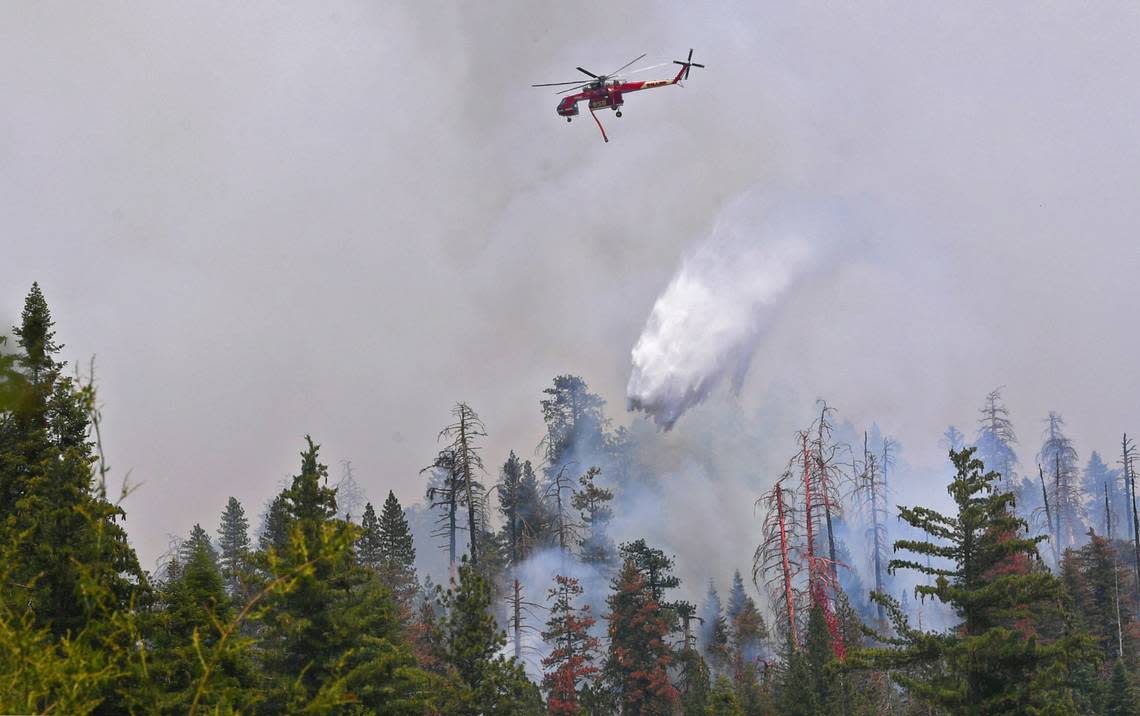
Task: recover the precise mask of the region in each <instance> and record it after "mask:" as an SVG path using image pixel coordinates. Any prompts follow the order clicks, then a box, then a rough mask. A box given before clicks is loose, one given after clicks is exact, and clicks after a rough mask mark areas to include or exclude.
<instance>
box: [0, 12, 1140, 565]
mask: <svg viewBox="0 0 1140 716" xmlns="http://www.w3.org/2000/svg"><path fill="white" fill-rule="evenodd" d="M1137 36H1140V7H1137V6H1136V5H1135V4H1133V3H1111V2H1104V3H1095V4H1075V3H1056V4H1051V3H1041V2H1036V3H1021V2H1018V3H1001V4H992V3H973V2H971V3H955V4H947V3H901V2H898V3H858V4H836V3H794V4H788V3H755V2H735V3H718V4H715V6H713V5H707V4H704V3H691V2H690V3H649V2H630V3H613V2H609V1H607V2H588V3H574V4H569V3H556V4H551V3H507V2H487V3H438V2H423V1H419V0H417V1H416V2H396V1H393V2H339V3H338V2H332V3H319V4H316V3H279V2H272V3H271V2H248V3H222V2H209V1H203V2H196V3H172V2H153V3H138V2H92V3H82V4H77V3H65V2H9V3H5V4H3V5H2V6H0V96H2V97H3V102H2V104H0V248H2V251H0V302H2V304H3V305H4V306H5V309H4V310H3V312H0V317H7V318H8V320H9V321H11V320H13V318H14V317H15V316H16V315H18V312H19V307H20V305H21V301H22V298H23V296H24V294H25V292H26V291H27V289H28V287H29V286H30V284H31V282H32V281H33V280H37V281H39V282H40V283H41V285H42V286H43V288H44V290H45V293H46V295H47V297H48V300H49V302H50V305H51V306H52V308H53V311H54V313H55V316H56V318H57V331H58V337H59V339H60V340H61V341H62V342H64V343H66V344H67V348H66V350H65V357H66V358H68V359H69V360H72V361H75V362H82V363H85V362H86V361H87V359H89V358H90V356H92V355H95V356H97V366H98V378H99V384H100V386H101V398H102V400H103V402H104V405H105V408H104V413H105V421H106V436H107V449H108V453H109V460H110V463H111V466H112V468H113V469H114V471H115V473H114V474H115V475H116V476H117V477H118V478H122V477H123V476H124V475H126V474H127V472H128V471H129V472H130V479H131V480H132V481H133V482H135V483H140V485H141V486H140V487H139V489H138V490H137V491H136V492H135V493H134V494H133V495H132V496H131V497H130V498H129V499H128V501H127V503H126V508H127V511H128V515H129V518H128V528H129V530H130V533H131V535H132V538H133V540H134V541H135V544H136V546H137V547H138V548H139V550H140V552H141V555H142V557H143V559H144V562H146V563H148V564H149V563H151V562H153V559H154V558H155V557H156V556H157V555H158V554H159V553H160V552H162V550H163V549H164V548H165V545H166V540H167V535H169V534H185V533H186V532H187V531H188V530H189V528H190V527H191V526H192V524H193V523H194V522H202V523H203V525H204V526H206V527H207V529H210V530H213V529H214V528H215V525H216V521H217V516H218V514H219V513H220V511H221V509H222V507H223V505H224V503H225V500H226V497H227V496H228V495H231V494H232V495H235V496H237V497H238V498H239V499H241V500H242V501H243V502H244V503H245V504H246V507H247V511H248V512H249V513H251V515H252V516H254V521H255V522H256V514H257V513H259V512H260V510H261V508H262V505H263V503H264V501H265V500H266V499H267V498H269V496H270V495H271V494H272V493H273V492H274V491H275V490H276V489H278V487H279V485H280V483H281V482H282V481H283V480H285V479H286V478H287V477H288V476H289V475H291V474H292V473H293V472H295V470H296V467H297V463H298V460H297V453H298V452H299V451H300V449H301V448H302V445H303V439H302V438H303V436H304V435H305V434H306V433H311V434H312V435H313V437H314V439H315V440H316V441H317V442H319V443H321V444H322V446H323V448H322V454H323V456H324V458H325V460H326V462H328V463H330V465H331V466H332V472H333V475H334V477H335V476H336V475H337V474H338V473H339V469H340V468H339V462H340V461H341V460H344V459H348V460H351V461H352V464H353V465H354V467H355V468H356V476H357V479H358V480H359V481H360V482H361V484H362V485H363V486H364V488H365V489H366V490H367V491H368V493H369V496H370V497H371V499H372V500H374V501H377V500H382V499H383V497H384V495H385V494H386V491H387V490H388V489H394V490H395V491H396V493H397V495H398V496H399V497H400V498H401V499H402V500H403V501H404V502H405V503H410V502H414V501H416V500H418V499H419V498H420V496H421V495H422V485H423V479H422V477H421V476H420V475H419V472H418V471H419V469H420V468H421V467H423V466H424V465H426V464H428V463H429V462H430V461H431V460H432V457H433V455H434V454H435V451H436V450H437V444H436V441H435V436H436V434H437V432H438V431H439V429H440V428H441V427H442V426H443V425H444V424H446V422H447V421H448V417H449V416H448V410H449V408H450V407H451V405H452V404H453V403H454V402H455V401H457V400H464V401H468V402H469V403H470V404H471V405H472V406H473V407H475V408H476V410H478V411H479V412H480V414H481V415H482V417H483V419H484V420H485V422H486V424H487V426H488V432H489V433H490V436H489V438H488V440H487V442H486V450H485V459H486V461H487V463H488V465H498V464H501V462H502V460H503V459H504V458H505V457H506V454H507V451H508V450H509V449H515V450H516V451H518V452H519V453H520V454H523V455H524V456H531V455H533V452H534V448H535V446H536V445H537V443H538V441H539V438H540V437H541V433H542V425H541V417H540V412H539V407H538V401H539V399H540V398H541V397H542V395H541V391H542V389H543V387H545V386H547V385H549V383H550V381H551V379H552V378H553V376H555V375H557V374H560V373H567V372H573V373H578V374H580V375H582V376H583V377H585V378H586V380H587V381H588V382H589V383H590V385H591V386H592V387H593V388H594V389H596V390H597V391H599V392H600V393H601V394H602V395H603V396H604V397H605V398H606V399H607V400H608V401H609V412H610V414H611V415H612V416H613V417H614V418H615V420H616V421H617V422H619V423H630V422H631V421H635V420H636V421H637V422H638V424H639V428H638V429H639V430H640V429H647V428H644V426H640V423H641V422H642V419H641V418H634V417H632V416H629V415H627V414H626V413H625V411H624V388H625V384H626V381H627V380H628V378H629V364H630V349H631V348H632V346H633V344H634V342H635V341H636V339H637V336H638V334H639V332H640V330H641V327H642V326H643V325H644V323H645V320H646V317H647V316H648V314H649V311H650V309H651V307H652V306H653V303H654V300H655V299H656V297H657V295H658V294H659V293H660V292H661V291H662V290H663V289H664V288H665V286H666V285H667V284H668V282H669V279H670V277H671V276H672V275H673V273H674V271H675V270H676V268H677V266H678V264H679V262H680V260H681V258H682V256H683V255H684V253H685V251H686V247H689V246H692V245H693V244H694V243H695V242H698V241H699V240H700V239H701V238H702V237H703V236H704V235H706V234H707V232H708V231H709V229H710V228H711V227H712V226H713V225H714V223H715V221H716V217H717V215H718V212H719V211H721V209H722V208H723V207H724V206H726V205H728V204H729V203H731V201H732V200H733V199H734V198H736V197H738V196H740V195H741V194H742V192H744V191H746V190H747V189H748V188H749V187H756V186H759V187H761V188H763V189H766V190H770V191H773V192H794V193H796V194H797V195H801V196H809V197H810V196H818V197H821V198H822V199H825V200H827V201H840V202H842V203H843V204H844V205H846V206H852V207H858V212H859V214H860V217H861V224H862V226H861V229H862V231H861V238H860V241H861V242H863V243H860V244H859V245H858V246H857V247H855V250H849V251H845V252H844V257H843V259H842V260H841V261H839V262H838V265H837V266H836V267H835V268H834V270H832V271H830V272H828V273H827V274H826V275H822V276H814V277H813V278H812V280H811V283H810V285H808V286H803V287H800V290H798V291H797V293H796V294H795V296H793V297H792V298H791V299H790V300H789V303H788V305H787V306H786V307H785V310H784V311H783V312H782V313H781V316H780V318H779V319H778V320H777V321H776V322H775V324H774V325H772V326H770V327H769V328H768V331H767V333H766V336H765V339H764V341H763V343H762V344H761V345H760V346H759V347H758V348H757V350H756V353H755V355H754V356H753V358H752V365H751V371H750V374H749V377H748V379H747V380H746V382H745V384H744V387H743V390H742V392H741V395H740V396H739V397H738V398H735V397H731V396H728V395H723V396H719V397H714V399H713V400H712V401H711V402H710V404H708V405H706V406H704V407H703V408H702V409H701V410H697V411H694V412H693V413H691V414H689V415H686V416H685V417H684V418H683V419H682V420H681V421H680V422H679V423H678V424H677V426H676V427H675V428H674V430H673V432H672V433H671V434H670V435H669V436H668V438H667V441H668V442H669V445H671V449H672V450H674V451H676V454H677V460H678V463H681V462H683V461H684V459H685V458H684V455H685V454H686V453H685V451H684V449H683V448H684V446H685V445H687V444H692V445H694V446H695V447H694V450H695V451H696V452H697V453H700V454H701V455H702V456H703V455H705V453H707V452H708V446H709V444H710V443H708V442H705V441H703V440H701V439H700V438H699V437H698V436H706V435H709V434H710V431H713V428H714V427H717V426H726V425H727V426H731V425H732V424H733V423H732V421H731V420H725V419H723V416H721V415H720V413H718V412H717V405H716V403H717V402H718V401H719V402H720V404H721V405H722V406H723V408H724V410H727V411H730V412H731V411H737V412H740V413H742V414H746V415H748V416H750V417H749V420H750V421H757V422H758V424H761V425H763V426H764V430H765V431H766V432H767V433H769V434H770V435H772V436H773V437H772V439H771V440H770V441H768V442H766V443H765V444H764V445H763V446H761V445H756V446H755V447H756V450H757V451H758V452H759V451H760V450H761V448H763V449H764V450H765V451H766V452H765V454H763V455H761V456H760V457H759V458H758V462H756V463H749V467H748V468H747V469H748V471H749V472H748V480H749V482H748V483H747V485H748V486H750V487H749V489H748V490H745V492H748V491H749V490H750V489H751V486H754V487H755V490H756V492H758V491H759V490H760V488H761V487H762V486H763V485H766V484H770V480H771V477H772V475H770V474H768V473H767V472H766V470H768V468H770V467H771V466H773V465H777V464H778V463H780V462H782V460H783V459H784V458H785V457H786V455H784V454H783V453H782V452H780V449H781V446H782V443H781V438H783V439H784V440H785V442H786V441H789V440H790V439H791V435H792V433H793V431H794V430H795V429H796V428H798V427H801V426H803V425H804V424H806V422H807V421H809V420H810V416H811V413H812V411H813V410H814V401H815V399H816V398H817V397H826V398H827V399H828V400H829V401H830V402H831V403H832V404H833V405H835V406H836V407H837V408H838V409H839V410H840V411H841V414H842V415H843V417H844V418H846V419H848V420H851V421H852V422H853V423H854V424H855V425H859V426H861V425H865V424H869V423H870V422H871V421H877V422H878V423H879V425H880V426H882V427H883V429H884V431H886V432H888V433H890V434H894V435H896V436H897V437H898V438H899V439H900V440H901V442H902V443H903V445H904V447H905V449H906V455H907V458H908V460H909V461H910V462H911V463H912V464H916V465H931V466H933V465H938V464H939V461H940V460H941V459H942V457H941V452H942V451H941V449H940V448H939V447H938V444H937V440H938V436H939V435H940V434H941V432H942V431H943V430H944V429H945V427H946V425H947V424H949V423H954V424H956V425H958V426H959V428H961V429H962V430H963V431H964V432H965V433H966V434H967V435H971V436H972V434H973V432H974V431H973V427H974V425H973V422H974V418H975V415H976V409H977V407H978V406H979V404H980V403H981V400H982V398H983V397H984V395H985V394H986V393H987V392H988V391H989V390H990V389H992V388H994V387H996V386H999V385H1005V386H1006V388H1005V395H1006V398H1007V401H1008V403H1009V406H1010V408H1011V411H1012V417H1013V419H1014V421H1015V425H1016V426H1017V427H1018V429H1019V432H1020V437H1021V440H1022V445H1021V448H1020V454H1021V457H1022V460H1023V462H1031V461H1032V459H1033V458H1032V456H1033V453H1035V452H1036V449H1037V447H1038V445H1039V442H1040V441H1039V435H1040V430H1041V428H1042V425H1041V422H1040V421H1041V419H1042V418H1044V417H1045V416H1046V415H1047V412H1048V411H1049V410H1058V411H1060V412H1061V413H1063V414H1064V415H1065V418H1066V421H1067V425H1068V426H1069V427H1070V429H1071V433H1072V435H1073V436H1074V437H1075V438H1076V440H1077V445H1078V448H1079V449H1080V450H1081V455H1082V459H1084V457H1086V456H1087V454H1088V452H1089V451H1090V450H1092V449H1098V450H1100V451H1102V453H1109V454H1111V453H1112V451H1113V446H1114V445H1115V444H1116V443H1117V442H1118V441H1119V438H1120V433H1121V432H1123V431H1126V430H1140V419H1138V417H1140V416H1138V415H1137V412H1136V405H1137V401H1136V399H1137V396H1138V395H1140V374H1138V373H1137V371H1136V369H1135V365H1136V356H1137V354H1138V349H1140V338H1138V337H1137V331H1136V329H1135V322H1134V319H1133V313H1134V311H1135V308H1136V305H1137V298H1138V296H1140V291H1138V290H1137V288H1136V281H1137V277H1138V276H1140V249H1137V244H1136V241H1137V235H1138V232H1137V229H1138V228H1140V202H1137V201H1136V196H1135V194H1136V188H1137V187H1138V186H1140V130H1138V129H1137V128H1138V127H1140V122H1138V119H1140V82H1138V81H1137V80H1138V76H1137V74H1138V73H1137V68H1138V67H1140V44H1138V43H1137V42H1135V38H1136V37H1137ZM690 47H692V48H695V53H694V60H696V61H698V62H703V63H704V64H706V65H707V66H708V67H707V69H705V70H703V71H701V70H694V72H693V74H692V77H691V78H690V80H689V81H688V82H687V83H686V85H687V86H686V87H684V88H676V87H669V88H665V89H659V90H653V91H649V92H645V93H642V94H637V95H633V96H630V97H629V98H628V101H627V106H626V108H625V112H624V115H625V116H624V117H623V118H621V119H616V118H614V117H613V116H612V115H611V114H609V113H606V114H605V115H604V116H603V121H604V122H606V124H607V130H608V131H609V134H610V137H611V142H610V143H609V144H603V143H602V141H601V140H600V137H599V136H598V133H597V131H596V128H595V127H594V126H592V123H591V122H590V121H589V117H588V116H587V117H585V118H579V120H577V121H574V122H572V123H570V124H569V125H568V124H567V123H566V122H564V121H563V120H562V119H561V118H559V117H557V116H555V114H554V106H555V104H556V102H557V98H556V97H555V96H554V95H553V93H550V92H548V91H547V90H545V89H532V88H530V87H529V85H530V84H531V83H536V82H555V81H562V80H570V79H573V78H574V77H575V74H576V72H575V70H574V67H575V66H577V65H583V66H585V67H587V68H590V69H593V70H594V71H595V72H604V71H607V70H611V69H613V68H616V67H618V66H620V65H621V64H623V63H625V62H626V61H628V60H629V59H631V58H632V57H635V56H637V55H639V54H641V53H642V52H646V53H648V57H647V58H646V62H647V63H651V62H665V61H669V60H672V59H674V58H681V57H683V56H684V54H685V53H687V51H688V49H689V48H690ZM662 72H663V73H665V74H663V75H662V76H666V75H667V74H668V70H667V69H664V68H663V70H662ZM649 75H652V73H646V76H649ZM583 119H584V121H582V120H583ZM862 237H868V238H866V239H864V238H862ZM839 240H841V241H842V237H840V239H839ZM852 240H853V241H854V239H852ZM662 440H666V438H662ZM749 449H751V447H750V446H748V445H740V446H737V447H736V448H734V449H733V450H731V451H728V452H730V453H731V454H732V455H734V456H736V455H745V454H747V452H748V450H749ZM671 454H672V453H671ZM694 459H705V458H704V457H701V458H694ZM709 459H713V458H709ZM741 459H742V460H744V459H745V458H744V457H742V458H741ZM745 462H747V460H745ZM729 468H731V466H729ZM740 470H742V471H743V470H745V467H744V466H743V465H742V466H740ZM941 475H942V473H941V472H940V473H939V476H940V477H939V479H941ZM698 487H699V485H693V484H691V483H689V482H681V483H679V485H678V488H677V489H685V490H691V489H698ZM667 489H668V487H667ZM908 489H910V490H911V492H910V494H914V495H921V494H927V493H929V492H931V490H930V489H929V486H925V487H924V488H922V489H920V488H919V487H916V486H914V485H910V486H906V485H904V486H900V492H901V493H903V496H904V497H905V496H906V495H907V492H906V490H908ZM934 492H938V493H941V492H942V488H941V485H939V486H938V489H936V490H934ZM667 494H668V493H667ZM684 518H685V515H684V512H683V511H681V510H674V511H673V513H671V517H670V519H677V520H683V519H684ZM750 519H751V515H750V513H749V514H747V515H744V516H742V517H741V518H740V524H742V525H747V524H751V523H750V522H749V520H750ZM733 524H735V523H733ZM721 538H722V539H726V540H727V539H739V540H740V541H741V543H742V544H744V543H747V544H754V542H755V537H754V535H749V534H739V535H728V534H725V535H722V536H721ZM749 552H750V548H749V549H748V550H743V549H742V551H741V553H742V554H745V555H746V554H748V553H749ZM740 566H745V565H744V564H741V565H740Z"/></svg>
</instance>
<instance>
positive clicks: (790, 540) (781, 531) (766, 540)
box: [752, 473, 800, 645]
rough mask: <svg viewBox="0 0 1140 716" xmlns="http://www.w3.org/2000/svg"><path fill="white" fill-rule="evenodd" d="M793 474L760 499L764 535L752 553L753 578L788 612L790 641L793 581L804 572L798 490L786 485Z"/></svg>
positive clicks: (791, 637)
mask: <svg viewBox="0 0 1140 716" xmlns="http://www.w3.org/2000/svg"><path fill="white" fill-rule="evenodd" d="M785 482H791V475H790V474H789V473H784V475H783V477H781V478H780V479H779V480H778V481H777V482H776V484H775V486H774V487H773V488H772V489H771V491H769V492H768V493H767V494H766V495H764V496H763V497H761V498H760V499H759V500H757V501H756V504H757V506H758V507H761V508H763V510H764V521H763V526H762V530H761V534H762V539H761V541H760V544H759V546H757V547H756V552H755V553H754V554H753V556H752V581H753V583H754V584H756V586H757V588H760V589H762V590H763V591H765V592H766V593H767V594H768V598H769V600H770V601H771V603H772V606H773V608H775V609H776V610H777V611H778V612H780V611H782V612H783V613H784V614H785V615H786V623H785V627H784V629H783V631H784V634H785V636H786V637H787V640H788V643H789V644H792V645H794V644H796V643H797V642H798V641H799V639H798V636H797V633H796V631H797V630H796V596H795V593H796V590H795V588H794V586H793V582H794V580H795V579H796V576H797V575H798V574H799V572H800V564H799V561H798V560H796V559H793V554H792V549H793V544H794V543H795V542H796V541H798V535H799V528H800V524H799V522H798V521H797V519H796V514H795V512H794V507H793V505H794V502H793V500H794V498H795V495H794V493H793V492H792V491H791V490H789V489H787V488H786V487H784V483H785Z"/></svg>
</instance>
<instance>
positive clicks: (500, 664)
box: [438, 560, 542, 716]
mask: <svg viewBox="0 0 1140 716" xmlns="http://www.w3.org/2000/svg"><path fill="white" fill-rule="evenodd" d="M491 601H492V597H491V588H490V585H489V584H488V583H487V580H486V579H485V578H484V577H483V575H482V574H480V572H479V571H478V570H477V569H475V566H474V565H472V564H470V563H468V562H467V561H466V560H463V561H462V563H461V564H460V566H459V583H458V584H457V585H456V586H455V587H454V589H452V590H449V591H448V592H447V594H446V595H445V596H444V599H443V603H442V609H443V610H444V612H446V614H447V618H446V620H445V622H444V623H443V625H442V629H441V643H440V648H439V651H438V653H439V656H440V659H441V661H442V662H443V663H444V664H446V666H447V667H448V669H449V671H450V673H451V674H452V678H453V681H452V684H451V687H450V688H449V689H447V691H446V693H445V694H443V695H442V700H441V704H440V710H441V711H442V712H443V713H447V714H457V716H467V715H470V716H477V715H478V714H485V713H504V714H505V713H510V714H539V713H541V712H542V700H541V695H540V694H539V691H538V688H537V687H536V686H535V685H534V684H533V683H531V682H530V681H529V680H528V679H527V678H526V674H525V673H524V671H523V667H522V665H521V664H519V663H518V662H517V661H516V660H514V659H506V658H504V657H503V656H502V655H500V654H499V651H500V650H501V649H502V648H503V646H505V645H506V634H504V633H503V632H502V631H500V630H499V628H498V626H497V625H496V624H495V618H494V616H492V614H491Z"/></svg>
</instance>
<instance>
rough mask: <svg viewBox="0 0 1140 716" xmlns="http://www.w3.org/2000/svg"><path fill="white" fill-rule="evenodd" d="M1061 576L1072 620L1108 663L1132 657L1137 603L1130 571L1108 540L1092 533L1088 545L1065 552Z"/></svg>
mask: <svg viewBox="0 0 1140 716" xmlns="http://www.w3.org/2000/svg"><path fill="white" fill-rule="evenodd" d="M1061 574H1062V579H1063V581H1064V584H1065V591H1066V593H1067V595H1068V597H1069V600H1070V602H1071V603H1072V605H1073V607H1074V614H1073V618H1074V619H1075V620H1077V621H1078V622H1079V623H1080V625H1081V626H1082V627H1083V629H1084V630H1086V631H1087V632H1088V634H1089V635H1090V636H1091V637H1092V638H1093V639H1094V640H1095V641H1096V643H1097V645H1098V646H1099V647H1100V650H1101V653H1102V654H1103V655H1104V659H1105V663H1111V662H1112V661H1115V660H1116V659H1118V658H1120V657H1121V656H1122V655H1123V656H1124V657H1126V658H1129V659H1130V658H1132V656H1133V654H1134V649H1135V644H1134V640H1135V637H1134V636H1133V635H1132V633H1131V632H1132V629H1131V626H1132V616H1133V614H1134V613H1135V602H1134V600H1133V599H1132V595H1131V594H1130V593H1129V590H1128V589H1127V584H1128V578H1129V572H1128V570H1127V568H1124V567H1123V565H1121V564H1120V560H1119V556H1118V555H1117V553H1116V550H1115V549H1113V547H1112V545H1111V544H1110V543H1109V542H1108V540H1106V539H1104V538H1103V537H1100V536H1097V535H1096V534H1092V535H1091V536H1090V538H1089V542H1088V543H1087V544H1086V545H1085V546H1083V547H1081V548H1080V549H1079V550H1070V551H1068V552H1066V554H1065V558H1064V559H1063V560H1062V570H1061Z"/></svg>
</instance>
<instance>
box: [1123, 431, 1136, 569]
mask: <svg viewBox="0 0 1140 716" xmlns="http://www.w3.org/2000/svg"><path fill="white" fill-rule="evenodd" d="M1120 467H1121V473H1122V476H1123V478H1124V487H1125V490H1126V491H1127V494H1128V503H1129V504H1128V508H1129V510H1130V511H1131V512H1132V519H1131V520H1129V522H1130V523H1131V525H1132V548H1133V557H1134V562H1135V564H1134V566H1135V568H1136V584H1137V585H1138V587H1140V516H1138V515H1137V512H1136V445H1135V444H1134V443H1133V442H1132V440H1131V439H1130V438H1129V437H1128V433H1125V434H1124V436H1123V437H1122V438H1121V439H1120Z"/></svg>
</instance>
